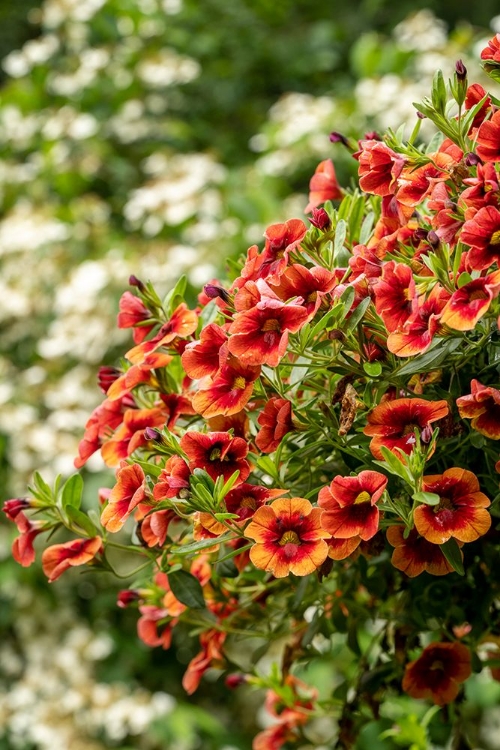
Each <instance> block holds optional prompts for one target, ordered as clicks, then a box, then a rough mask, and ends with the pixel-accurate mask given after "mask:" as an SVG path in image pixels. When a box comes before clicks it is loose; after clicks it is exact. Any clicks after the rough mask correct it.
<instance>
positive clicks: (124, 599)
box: [116, 589, 140, 609]
mask: <svg viewBox="0 0 500 750" xmlns="http://www.w3.org/2000/svg"><path fill="white" fill-rule="evenodd" d="M138 599H140V594H139V591H138V590H137V589H124V590H123V591H119V592H118V597H117V600H116V603H117V605H118V606H119V607H120V608H121V609H125V608H126V607H129V606H130V605H131V604H132V603H133V602H136V601H138Z"/></svg>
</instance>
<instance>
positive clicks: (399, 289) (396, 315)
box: [373, 260, 417, 333]
mask: <svg viewBox="0 0 500 750" xmlns="http://www.w3.org/2000/svg"><path fill="white" fill-rule="evenodd" d="M373 291H374V294H375V309H376V311H377V312H378V314H379V315H380V317H381V318H382V320H383V321H384V323H385V326H386V328H387V330H388V332H389V333H391V332H392V331H397V330H399V329H400V328H401V327H402V326H403V325H404V324H405V323H406V321H407V320H408V318H409V317H410V315H411V314H412V312H413V309H414V306H415V302H416V296H417V294H416V291H415V281H414V279H413V272H412V270H411V268H410V267H409V266H407V265H405V264H404V263H396V262H395V261H393V260H391V261H389V262H388V263H386V264H385V265H384V266H383V271H382V277H381V278H380V279H379V280H378V281H377V282H376V283H375V285H374V287H373Z"/></svg>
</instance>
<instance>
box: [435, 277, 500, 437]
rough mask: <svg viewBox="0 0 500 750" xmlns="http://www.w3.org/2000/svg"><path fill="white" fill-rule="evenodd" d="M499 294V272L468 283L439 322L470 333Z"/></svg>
mask: <svg viewBox="0 0 500 750" xmlns="http://www.w3.org/2000/svg"><path fill="white" fill-rule="evenodd" d="M499 292H500V271H495V272H494V273H490V274H489V275H488V276H483V278H481V279H474V280H473V281H469V283H468V284H464V285H463V286H462V287H460V289H457V291H456V292H453V294H452V296H451V298H450V300H449V301H448V303H447V304H446V306H445V308H444V310H443V313H442V316H441V322H442V323H445V324H446V325H447V326H448V327H449V328H453V329H454V330H455V331H471V330H472V329H473V328H475V326H476V323H477V322H478V321H479V320H481V318H482V317H483V315H484V314H485V313H486V312H487V310H488V308H489V306H490V304H491V301H492V300H493V299H495V298H496V297H498V294H499ZM499 437H500V435H499Z"/></svg>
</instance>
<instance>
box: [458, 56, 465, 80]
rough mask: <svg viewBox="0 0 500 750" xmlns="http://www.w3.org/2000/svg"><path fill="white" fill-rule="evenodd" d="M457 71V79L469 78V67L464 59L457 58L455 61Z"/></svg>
mask: <svg viewBox="0 0 500 750" xmlns="http://www.w3.org/2000/svg"><path fill="white" fill-rule="evenodd" d="M455 73H456V74H457V80H459V81H465V79H466V78H467V68H466V67H465V65H464V64H463V62H462V60H457V61H456V63H455Z"/></svg>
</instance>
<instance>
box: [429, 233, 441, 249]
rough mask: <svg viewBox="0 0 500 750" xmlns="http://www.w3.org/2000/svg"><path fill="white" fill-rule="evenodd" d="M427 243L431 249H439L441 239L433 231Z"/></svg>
mask: <svg viewBox="0 0 500 750" xmlns="http://www.w3.org/2000/svg"><path fill="white" fill-rule="evenodd" d="M427 242H428V243H429V245H430V246H431V247H438V246H439V237H438V236H437V234H436V232H434V231H433V230H431V231H430V232H429V234H428V235H427Z"/></svg>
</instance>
